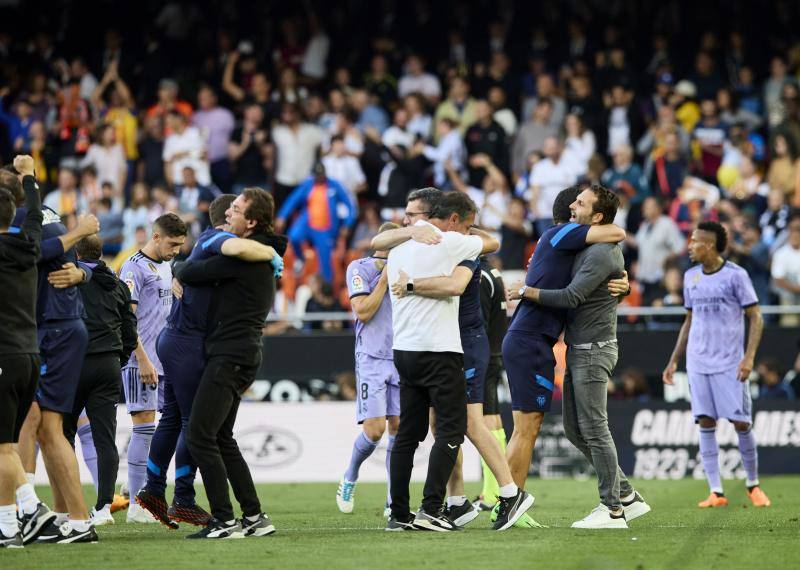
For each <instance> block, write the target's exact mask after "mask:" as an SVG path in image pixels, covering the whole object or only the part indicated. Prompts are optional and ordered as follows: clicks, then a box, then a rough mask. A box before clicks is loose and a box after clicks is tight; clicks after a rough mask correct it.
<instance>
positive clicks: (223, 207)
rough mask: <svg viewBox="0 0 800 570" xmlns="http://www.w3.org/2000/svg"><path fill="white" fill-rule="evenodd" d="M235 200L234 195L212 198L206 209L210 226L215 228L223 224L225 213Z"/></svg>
mask: <svg viewBox="0 0 800 570" xmlns="http://www.w3.org/2000/svg"><path fill="white" fill-rule="evenodd" d="M234 200H236V194H222V195H220V196H217V197H216V198H214V201H213V202H211V205H210V206H209V207H208V217H209V218H210V219H211V226H212V227H215V228H216V227H217V226H221V225H222V224H224V223H225V212H227V211H228V208H230V207H231V204H233V201H234Z"/></svg>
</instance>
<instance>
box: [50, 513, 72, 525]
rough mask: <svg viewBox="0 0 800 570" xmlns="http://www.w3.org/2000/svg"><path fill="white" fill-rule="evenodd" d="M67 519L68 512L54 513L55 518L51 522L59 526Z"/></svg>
mask: <svg viewBox="0 0 800 570" xmlns="http://www.w3.org/2000/svg"><path fill="white" fill-rule="evenodd" d="M68 520H69V513H56V520H54V521H53V524H54V525H56V526H61V525H62V524H64V523H65V522H67V521H68Z"/></svg>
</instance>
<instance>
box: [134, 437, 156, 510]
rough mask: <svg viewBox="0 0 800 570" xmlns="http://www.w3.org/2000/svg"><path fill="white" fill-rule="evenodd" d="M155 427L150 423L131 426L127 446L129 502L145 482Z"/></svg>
mask: <svg viewBox="0 0 800 570" xmlns="http://www.w3.org/2000/svg"><path fill="white" fill-rule="evenodd" d="M155 431H156V425H155V424H154V423H152V422H148V423H144V424H136V425H134V426H133V435H131V441H130V443H129V444H128V492H129V493H130V497H131V501H133V498H134V497H135V496H136V494H137V493H138V492H139V490H140V489H141V488H142V487H144V484H145V482H146V481H147V456H148V454H149V452H150V442H151V441H152V439H153V433H155Z"/></svg>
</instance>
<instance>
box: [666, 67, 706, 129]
mask: <svg viewBox="0 0 800 570" xmlns="http://www.w3.org/2000/svg"><path fill="white" fill-rule="evenodd" d="M695 97H697V88H696V87H695V86H694V83H692V82H691V81H689V80H687V79H683V80H681V81H678V83H677V84H676V85H675V89H674V91H673V95H672V106H673V107H674V108H675V118H676V119H678V122H679V123H680V124H681V127H683V130H684V131H686V132H687V133H691V132H692V131H694V127H695V125H697V122H698V121H699V120H700V105H698V104H697V101H695Z"/></svg>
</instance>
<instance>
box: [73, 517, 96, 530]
mask: <svg viewBox="0 0 800 570" xmlns="http://www.w3.org/2000/svg"><path fill="white" fill-rule="evenodd" d="M69 524H70V525H72V528H74V529H75V530H77V531H78V532H86V531H87V530H89V527H91V526H92V522H91V521H86V520H81V519H70V520H69Z"/></svg>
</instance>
